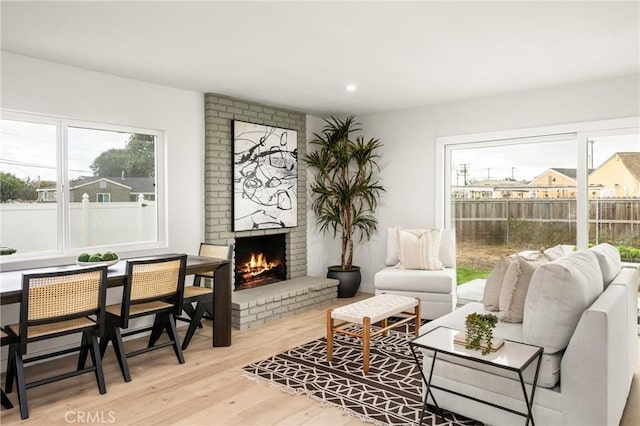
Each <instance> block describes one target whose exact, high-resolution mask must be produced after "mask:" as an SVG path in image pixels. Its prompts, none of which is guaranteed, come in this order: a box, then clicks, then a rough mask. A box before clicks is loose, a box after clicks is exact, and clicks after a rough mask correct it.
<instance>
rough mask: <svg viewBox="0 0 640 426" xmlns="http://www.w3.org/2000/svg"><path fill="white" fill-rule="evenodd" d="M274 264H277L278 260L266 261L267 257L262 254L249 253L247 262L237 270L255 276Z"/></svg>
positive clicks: (273, 266)
mask: <svg viewBox="0 0 640 426" xmlns="http://www.w3.org/2000/svg"><path fill="white" fill-rule="evenodd" d="M276 266H278V262H269V261H267V259H266V258H265V257H264V254H262V253H258V254H254V253H251V259H250V260H249V262H247V263H245V264H244V267H243V268H240V269H239V271H240V272H243V273H245V274H248V275H249V276H252V277H255V276H256V275H259V274H261V273H263V272H266V271H269V270H271V269H273V268H275V267H276Z"/></svg>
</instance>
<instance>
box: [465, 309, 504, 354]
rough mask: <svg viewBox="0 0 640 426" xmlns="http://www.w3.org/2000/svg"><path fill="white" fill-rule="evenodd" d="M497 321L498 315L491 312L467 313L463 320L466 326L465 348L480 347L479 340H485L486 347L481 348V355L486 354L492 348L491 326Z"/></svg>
mask: <svg viewBox="0 0 640 426" xmlns="http://www.w3.org/2000/svg"><path fill="white" fill-rule="evenodd" d="M497 323H498V317H497V316H495V315H493V314H478V313H475V312H474V313H472V314H469V315H467V317H466V320H465V322H464V324H465V328H466V335H465V337H466V339H467V344H466V345H465V348H467V349H476V350H478V349H480V347H481V342H482V341H483V340H484V341H486V347H485V348H484V349H482V355H487V354H488V353H489V352H491V349H493V346H491V340H492V339H493V328H494V327H495V326H496V324H497Z"/></svg>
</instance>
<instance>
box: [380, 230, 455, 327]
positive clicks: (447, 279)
mask: <svg viewBox="0 0 640 426" xmlns="http://www.w3.org/2000/svg"><path fill="white" fill-rule="evenodd" d="M397 229H398V228H397V227H393V228H389V229H388V230H387V250H386V256H385V268H384V269H382V270H381V271H379V272H377V273H376V274H375V276H374V287H375V294H383V293H388V294H396V295H400V296H408V297H418V298H420V301H421V306H420V312H421V316H422V318H424V319H435V318H438V317H441V316H442V315H445V314H448V313H449V312H451V311H453V310H454V308H455V306H456V236H455V231H454V230H453V229H443V230H442V232H441V235H440V247H439V250H438V258H439V259H440V261H441V262H442V264H443V265H444V269H442V270H436V271H429V270H417V269H400V268H396V267H395V266H396V265H397V264H398V262H399V259H398V240H397Z"/></svg>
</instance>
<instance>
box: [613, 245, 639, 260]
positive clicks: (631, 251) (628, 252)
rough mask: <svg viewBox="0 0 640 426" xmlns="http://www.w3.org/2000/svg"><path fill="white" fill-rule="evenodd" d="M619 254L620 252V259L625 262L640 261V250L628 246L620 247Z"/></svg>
mask: <svg viewBox="0 0 640 426" xmlns="http://www.w3.org/2000/svg"><path fill="white" fill-rule="evenodd" d="M618 252H620V258H621V259H622V261H623V262H639V261H640V249H637V248H635V247H628V246H618Z"/></svg>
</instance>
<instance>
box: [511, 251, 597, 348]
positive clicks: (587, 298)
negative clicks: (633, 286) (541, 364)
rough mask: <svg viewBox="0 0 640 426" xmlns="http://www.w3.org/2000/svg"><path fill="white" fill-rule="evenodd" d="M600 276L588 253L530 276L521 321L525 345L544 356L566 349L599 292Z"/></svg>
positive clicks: (564, 259) (579, 253)
mask: <svg viewBox="0 0 640 426" xmlns="http://www.w3.org/2000/svg"><path fill="white" fill-rule="evenodd" d="M602 289H603V284H602V274H601V273H600V267H599V266H598V260H597V258H596V255H595V254H594V253H593V252H592V251H590V250H580V251H576V252H573V253H570V254H568V255H566V256H563V257H561V258H560V259H558V260H556V261H553V262H550V263H547V264H545V265H542V266H540V267H539V268H538V269H536V271H535V272H534V273H533V276H532V277H531V282H530V283H529V292H528V294H527V298H526V300H525V306H524V318H523V322H522V326H523V327H522V331H523V338H524V341H525V342H526V343H530V344H532V345H538V346H542V347H543V348H544V352H545V353H556V352H558V351H561V350H563V349H565V348H566V347H567V345H568V344H569V340H570V339H571V336H572V335H573V332H574V330H575V328H576V326H577V324H578V321H579V320H580V317H581V316H582V313H583V312H584V311H585V309H587V308H588V307H589V306H590V305H591V304H592V303H593V302H594V301H595V300H596V299H597V297H598V296H599V295H600V294H601V293H602Z"/></svg>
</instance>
